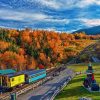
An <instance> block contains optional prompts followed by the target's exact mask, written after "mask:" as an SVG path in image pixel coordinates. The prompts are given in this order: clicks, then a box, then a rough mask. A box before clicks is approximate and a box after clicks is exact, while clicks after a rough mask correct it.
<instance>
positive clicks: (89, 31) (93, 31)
mask: <svg viewBox="0 0 100 100" xmlns="http://www.w3.org/2000/svg"><path fill="white" fill-rule="evenodd" d="M80 32H85V33H86V34H87V35H97V34H100V25H99V26H94V27H89V28H84V29H79V30H77V31H74V32H72V34H74V33H80Z"/></svg>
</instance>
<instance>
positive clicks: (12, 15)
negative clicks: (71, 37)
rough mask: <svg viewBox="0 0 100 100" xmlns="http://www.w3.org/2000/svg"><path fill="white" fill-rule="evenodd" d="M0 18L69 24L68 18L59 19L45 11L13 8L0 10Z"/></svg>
mask: <svg viewBox="0 0 100 100" xmlns="http://www.w3.org/2000/svg"><path fill="white" fill-rule="evenodd" d="M0 18H1V19H6V20H16V21H23V22H29V23H30V22H32V21H40V22H42V21H44V22H53V23H64V24H68V23H69V20H68V19H57V18H54V17H53V16H49V15H46V14H44V13H38V12H37V13H29V12H28V13H27V12H18V11H12V10H0Z"/></svg>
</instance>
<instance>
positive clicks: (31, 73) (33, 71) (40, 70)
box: [24, 69, 46, 76]
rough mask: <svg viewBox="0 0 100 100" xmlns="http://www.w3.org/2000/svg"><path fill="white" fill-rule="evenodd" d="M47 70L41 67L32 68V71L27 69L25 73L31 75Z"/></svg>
mask: <svg viewBox="0 0 100 100" xmlns="http://www.w3.org/2000/svg"><path fill="white" fill-rule="evenodd" d="M44 71H46V70H45V69H39V70H30V71H25V72H24V74H26V75H29V76H33V75H35V74H37V73H41V72H44Z"/></svg>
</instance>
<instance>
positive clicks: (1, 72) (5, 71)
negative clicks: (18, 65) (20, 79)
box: [0, 69, 16, 75]
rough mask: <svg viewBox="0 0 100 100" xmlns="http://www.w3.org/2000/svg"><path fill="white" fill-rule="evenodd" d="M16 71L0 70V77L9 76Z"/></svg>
mask: <svg viewBox="0 0 100 100" xmlns="http://www.w3.org/2000/svg"><path fill="white" fill-rule="evenodd" d="M15 72H16V71H15V70H13V69H4V70H0V75H5V74H10V73H15Z"/></svg>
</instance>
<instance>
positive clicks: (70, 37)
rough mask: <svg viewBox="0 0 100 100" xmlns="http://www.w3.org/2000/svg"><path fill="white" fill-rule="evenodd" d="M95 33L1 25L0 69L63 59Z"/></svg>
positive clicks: (45, 64)
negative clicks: (7, 27) (10, 27)
mask: <svg viewBox="0 0 100 100" xmlns="http://www.w3.org/2000/svg"><path fill="white" fill-rule="evenodd" d="M97 38H98V36H92V37H91V36H88V35H85V34H82V33H80V34H67V33H60V34H59V33H57V32H54V31H43V30H31V29H25V30H20V31H19V30H14V29H2V28H1V29H0V69H6V68H14V69H16V70H18V71H19V70H26V69H36V68H44V67H45V68H48V67H52V66H56V65H57V64H59V63H66V62H67V61H69V60H71V59H72V58H73V57H75V56H77V54H78V53H79V52H80V51H81V50H82V49H84V48H85V47H86V46H88V45H89V44H91V43H93V42H94V41H93V40H94V39H97Z"/></svg>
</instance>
